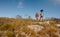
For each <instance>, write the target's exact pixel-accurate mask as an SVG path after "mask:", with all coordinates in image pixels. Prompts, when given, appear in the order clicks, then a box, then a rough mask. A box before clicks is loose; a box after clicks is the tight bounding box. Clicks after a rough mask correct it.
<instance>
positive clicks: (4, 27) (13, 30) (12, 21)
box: [0, 17, 60, 37]
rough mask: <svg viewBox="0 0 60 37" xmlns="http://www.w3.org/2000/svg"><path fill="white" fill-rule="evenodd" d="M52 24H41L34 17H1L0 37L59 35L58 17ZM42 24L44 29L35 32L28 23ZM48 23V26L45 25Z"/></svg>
mask: <svg viewBox="0 0 60 37" xmlns="http://www.w3.org/2000/svg"><path fill="white" fill-rule="evenodd" d="M52 21H53V22H50V25H46V24H45V23H44V24H39V23H35V22H39V21H37V20H33V19H23V18H2V17H1V18H0V31H2V32H0V37H2V36H3V37H5V36H7V37H27V36H28V37H59V35H58V34H57V32H58V29H59V28H58V27H56V25H55V24H59V23H60V21H59V20H58V19H54V20H52ZM32 22H33V23H35V24H37V25H41V26H43V27H44V29H43V30H41V31H39V32H35V31H34V30H31V29H29V28H28V27H27V26H28V25H33V23H32ZM45 25H46V26H45Z"/></svg>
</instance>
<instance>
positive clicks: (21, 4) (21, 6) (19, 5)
mask: <svg viewBox="0 0 60 37" xmlns="http://www.w3.org/2000/svg"><path fill="white" fill-rule="evenodd" d="M23 1H24V0H20V2H19V3H18V8H23V4H24V3H23Z"/></svg>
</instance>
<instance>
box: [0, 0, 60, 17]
mask: <svg viewBox="0 0 60 37" xmlns="http://www.w3.org/2000/svg"><path fill="white" fill-rule="evenodd" d="M40 9H43V10H44V16H45V18H47V17H56V18H60V0H0V17H15V16H16V15H21V16H22V17H27V16H31V17H32V18H35V13H36V12H38V13H39V14H40Z"/></svg>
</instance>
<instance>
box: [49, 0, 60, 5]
mask: <svg viewBox="0 0 60 37" xmlns="http://www.w3.org/2000/svg"><path fill="white" fill-rule="evenodd" d="M50 1H52V2H53V4H54V5H60V0H50Z"/></svg>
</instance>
